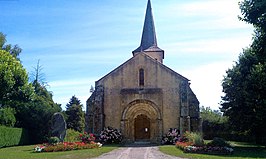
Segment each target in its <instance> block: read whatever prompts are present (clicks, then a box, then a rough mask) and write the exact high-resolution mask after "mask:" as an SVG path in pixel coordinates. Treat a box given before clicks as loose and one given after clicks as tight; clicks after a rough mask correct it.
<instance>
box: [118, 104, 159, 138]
mask: <svg viewBox="0 0 266 159" xmlns="http://www.w3.org/2000/svg"><path fill="white" fill-rule="evenodd" d="M135 122H137V125H136V123H135ZM138 122H139V123H138ZM143 122H148V123H149V125H145V124H144V125H142V126H141V124H140V123H142V124H143ZM138 124H140V125H138ZM148 127H149V128H148ZM143 128H144V129H143ZM145 128H148V130H147V131H148V134H146V135H147V136H145V134H143V133H145V132H143V130H144V131H146V130H145ZM136 129H142V130H136ZM121 130H122V134H123V135H124V138H125V140H128V141H136V140H137V139H141V138H143V139H149V140H150V141H151V142H160V140H161V136H162V119H161V113H160V111H159V109H158V106H157V105H155V104H154V103H153V102H151V101H148V100H135V101H133V102H131V103H129V104H128V105H127V107H126V108H125V109H124V111H123V114H122V118H121ZM139 131H142V132H139ZM138 133H139V134H138ZM141 134H142V135H144V136H142V137H141ZM139 135H140V136H139Z"/></svg>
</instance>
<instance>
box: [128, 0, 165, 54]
mask: <svg viewBox="0 0 266 159" xmlns="http://www.w3.org/2000/svg"><path fill="white" fill-rule="evenodd" d="M143 51H163V50H162V49H160V48H159V47H158V46H157V39H156V32H155V26H154V20H153V15H152V8H151V1H150V0H148V4H147V9H146V15H145V20H144V26H143V31H142V38H141V43H140V46H139V47H138V48H137V49H136V50H134V51H132V53H133V54H134V53H137V52H143Z"/></svg>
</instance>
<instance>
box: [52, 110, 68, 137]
mask: <svg viewBox="0 0 266 159" xmlns="http://www.w3.org/2000/svg"><path fill="white" fill-rule="evenodd" d="M51 129H52V136H55V137H58V138H59V140H60V142H63V141H64V138H65V136H66V129H67V127H66V121H65V119H64V116H63V115H62V114H61V113H54V115H53V117H52V127H51Z"/></svg>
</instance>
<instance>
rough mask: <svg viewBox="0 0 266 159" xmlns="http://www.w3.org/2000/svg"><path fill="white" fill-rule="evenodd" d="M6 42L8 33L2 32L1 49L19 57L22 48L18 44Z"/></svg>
mask: <svg viewBox="0 0 266 159" xmlns="http://www.w3.org/2000/svg"><path fill="white" fill-rule="evenodd" d="M5 43H6V35H5V34H3V33H2V32H0V50H5V51H7V52H9V53H10V54H11V55H13V56H14V57H15V58H17V59H19V58H18V56H19V54H20V53H21V51H22V49H21V48H20V47H19V46H18V45H17V44H16V45H14V46H12V45H11V44H5Z"/></svg>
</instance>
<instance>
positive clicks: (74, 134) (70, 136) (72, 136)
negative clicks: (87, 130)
mask: <svg viewBox="0 0 266 159" xmlns="http://www.w3.org/2000/svg"><path fill="white" fill-rule="evenodd" d="M79 135H80V132H78V131H75V130H73V129H67V131H66V137H65V140H64V141H65V142H76V141H80V139H79Z"/></svg>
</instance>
